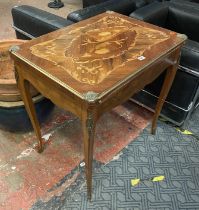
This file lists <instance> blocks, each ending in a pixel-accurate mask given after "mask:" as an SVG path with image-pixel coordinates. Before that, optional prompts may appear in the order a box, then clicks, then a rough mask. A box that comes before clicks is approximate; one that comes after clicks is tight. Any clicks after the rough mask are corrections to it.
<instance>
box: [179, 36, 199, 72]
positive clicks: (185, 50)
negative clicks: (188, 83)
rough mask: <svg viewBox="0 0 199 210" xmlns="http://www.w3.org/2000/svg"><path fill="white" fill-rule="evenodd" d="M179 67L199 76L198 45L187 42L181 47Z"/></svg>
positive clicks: (193, 42)
mask: <svg viewBox="0 0 199 210" xmlns="http://www.w3.org/2000/svg"><path fill="white" fill-rule="evenodd" d="M180 65H181V66H182V67H185V68H188V69H190V70H192V71H195V72H196V73H197V74H199V43H198V42H195V41H192V40H190V39H188V40H187V42H186V44H185V45H184V46H183V47H182V51H181V58H180Z"/></svg>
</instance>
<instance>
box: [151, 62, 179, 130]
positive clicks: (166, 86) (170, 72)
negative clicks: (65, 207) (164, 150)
mask: <svg viewBox="0 0 199 210" xmlns="http://www.w3.org/2000/svg"><path fill="white" fill-rule="evenodd" d="M176 72H177V65H173V66H170V67H169V68H167V70H166V76H165V79H164V83H163V86H162V90H161V92H160V96H159V99H158V102H157V105H156V109H155V114H154V117H153V121H152V128H151V133H152V134H155V131H156V127H157V120H158V117H159V115H160V112H161V110H162V106H163V104H164V101H165V99H166V97H167V95H168V93H169V90H170V88H171V85H172V83H173V80H174V78H175V75H176Z"/></svg>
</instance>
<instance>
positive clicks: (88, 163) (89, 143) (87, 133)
mask: <svg viewBox="0 0 199 210" xmlns="http://www.w3.org/2000/svg"><path fill="white" fill-rule="evenodd" d="M95 127H96V119H95V116H94V114H92V113H87V114H85V116H84V117H83V119H82V129H83V142H84V158H85V169H86V181H87V196H88V199H91V194H92V162H93V144H94V135H95Z"/></svg>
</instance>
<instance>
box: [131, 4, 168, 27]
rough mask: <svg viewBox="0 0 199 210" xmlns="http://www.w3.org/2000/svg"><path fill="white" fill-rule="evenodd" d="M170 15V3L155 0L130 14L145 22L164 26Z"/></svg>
mask: <svg viewBox="0 0 199 210" xmlns="http://www.w3.org/2000/svg"><path fill="white" fill-rule="evenodd" d="M167 15H168V4H167V3H166V2H165V3H162V2H153V3H151V4H148V5H146V6H144V7H142V8H140V9H137V10H136V11H134V12H132V13H131V14H130V15H129V16H130V17H132V18H136V19H139V20H143V21H145V22H148V23H151V24H154V25H158V26H161V27H164V26H165V24H166V20H167Z"/></svg>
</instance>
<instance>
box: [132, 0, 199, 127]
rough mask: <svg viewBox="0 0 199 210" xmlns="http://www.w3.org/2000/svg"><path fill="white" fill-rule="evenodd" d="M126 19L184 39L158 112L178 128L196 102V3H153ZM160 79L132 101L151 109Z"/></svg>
mask: <svg viewBox="0 0 199 210" xmlns="http://www.w3.org/2000/svg"><path fill="white" fill-rule="evenodd" d="M130 16H131V17H133V18H137V19H140V20H143V21H146V22H149V23H152V24H155V25H158V26H161V27H164V28H167V29H170V30H173V31H176V32H179V33H183V34H186V35H187V36H188V40H187V42H186V44H185V45H184V47H183V48H182V51H181V59H180V64H179V70H178V72H177V75H176V77H175V80H174V83H173V85H172V87H171V90H170V92H169V95H168V97H167V99H166V103H165V104H164V106H163V109H162V112H161V114H162V115H163V116H164V117H166V118H167V119H168V120H170V121H172V122H173V123H175V124H177V125H178V126H182V125H184V123H185V122H186V120H187V119H188V118H189V116H190V114H191V112H192V111H193V110H194V108H195V107H197V106H198V102H199V4H197V3H190V2H188V1H183V0H175V1H174V0H173V1H170V2H154V3H151V4H150V5H147V6H145V7H143V8H140V9H138V10H136V11H134V12H133V13H131V14H130ZM163 79H164V74H162V75H161V76H160V77H159V78H157V79H156V80H155V81H154V82H153V83H151V84H150V85H148V86H146V87H145V88H144V90H142V91H140V92H139V93H137V94H136V95H135V96H134V97H133V100H134V101H136V102H137V103H139V104H142V105H144V106H146V107H148V108H150V109H154V108H155V104H156V101H157V98H158V96H159V93H160V89H161V85H162V82H163Z"/></svg>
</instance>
